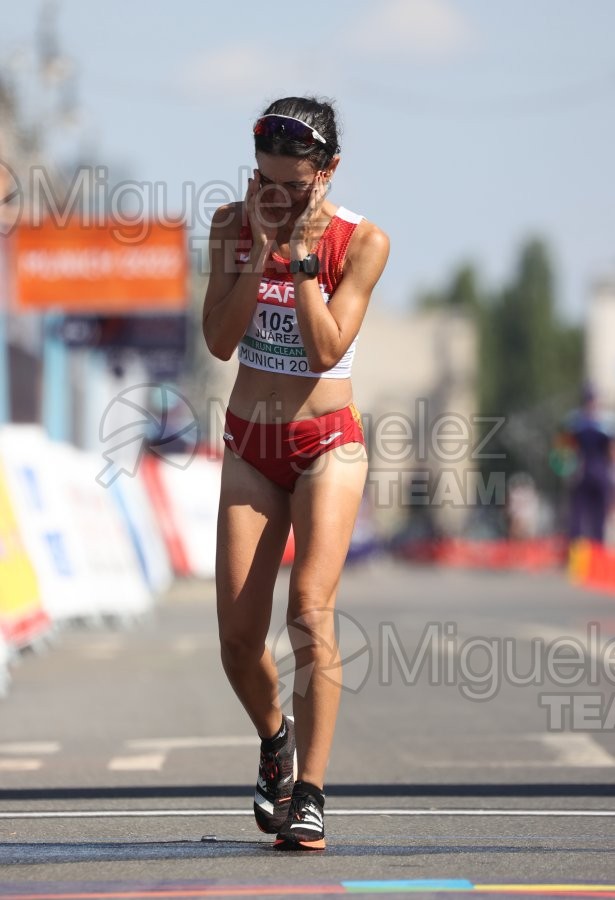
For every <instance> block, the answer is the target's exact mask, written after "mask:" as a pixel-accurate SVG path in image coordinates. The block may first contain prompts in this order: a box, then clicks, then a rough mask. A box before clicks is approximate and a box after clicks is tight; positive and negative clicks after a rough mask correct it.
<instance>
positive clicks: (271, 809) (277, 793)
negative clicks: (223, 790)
mask: <svg viewBox="0 0 615 900" xmlns="http://www.w3.org/2000/svg"><path fill="white" fill-rule="evenodd" d="M284 721H285V722H286V741H285V743H284V744H283V746H282V747H280V749H279V750H272V751H269V752H266V751H265V750H263V748H262V745H261V757H260V765H259V767H258V780H257V782H256V790H255V791H254V818H255V819H256V824H257V825H258V827H259V828H260V830H261V831H264V832H265V833H266V834H275V833H276V832H277V831H278V830H279V829H280V827H281V826H282V825H283V824H284V822H285V821H286V817H287V816H288V810H289V808H290V800H291V797H292V793H293V786H294V784H295V778H296V777H297V753H296V750H295V720H294V718H293V716H284Z"/></svg>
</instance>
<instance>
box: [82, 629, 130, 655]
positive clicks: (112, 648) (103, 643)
mask: <svg viewBox="0 0 615 900" xmlns="http://www.w3.org/2000/svg"><path fill="white" fill-rule="evenodd" d="M124 643H125V641H124V638H123V637H122V636H120V635H118V636H117V637H109V638H101V639H99V640H97V641H92V642H91V643H88V644H84V645H83V646H81V647H79V648H78V649H77V653H78V655H79V656H81V657H82V658H85V659H93V660H101V661H104V660H109V659H114V658H115V657H116V656H117V655H118V653H119V652H120V650H121V649H122V646H123V645H124Z"/></svg>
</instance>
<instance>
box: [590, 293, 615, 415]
mask: <svg viewBox="0 0 615 900" xmlns="http://www.w3.org/2000/svg"><path fill="white" fill-rule="evenodd" d="M585 358H586V370H587V378H588V381H589V382H590V383H591V385H592V387H593V388H594V391H595V392H596V398H597V401H598V405H599V406H600V407H602V408H604V409H605V410H610V411H611V412H614V411H615V276H613V277H612V278H604V279H600V280H598V281H596V282H595V283H594V284H593V285H592V288H591V292H590V300H589V312H588V315H587V320H586V326H585Z"/></svg>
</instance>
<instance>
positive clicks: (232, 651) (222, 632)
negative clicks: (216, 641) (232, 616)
mask: <svg viewBox="0 0 615 900" xmlns="http://www.w3.org/2000/svg"><path fill="white" fill-rule="evenodd" d="M219 638H220V655H221V657H222V662H223V663H224V666H225V668H228V667H229V666H230V667H232V668H238V667H239V668H242V667H243V666H246V665H250V664H251V663H252V662H254V661H255V660H258V659H260V658H261V656H262V655H263V653H264V650H265V641H264V639H262V638H260V637H259V636H258V635H255V634H254V633H253V632H250V631H248V630H247V629H245V628H242V627H237V626H225V627H224V628H220V629H219Z"/></svg>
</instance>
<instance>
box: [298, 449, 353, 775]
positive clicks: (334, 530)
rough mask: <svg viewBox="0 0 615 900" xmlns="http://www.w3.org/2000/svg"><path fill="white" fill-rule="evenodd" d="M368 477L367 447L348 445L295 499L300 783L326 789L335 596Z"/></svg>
mask: <svg viewBox="0 0 615 900" xmlns="http://www.w3.org/2000/svg"><path fill="white" fill-rule="evenodd" d="M366 475H367V455H366V452H365V448H364V447H363V446H362V445H361V444H358V443H351V444H345V445H343V446H341V447H337V448H336V449H334V450H331V451H329V452H328V453H325V454H324V455H323V456H320V457H319V458H318V459H317V460H316V462H315V463H314V465H313V466H312V467H311V468H310V469H308V470H307V472H305V473H304V474H303V475H301V476H300V477H299V479H298V480H297V484H296V487H295V490H294V493H293V494H292V495H291V517H292V523H293V530H294V534H295V560H294V564H293V568H292V573H291V581H290V596H289V604H288V617H287V620H288V630H289V637H290V641H291V644H292V647H293V651H294V654H295V684H294V691H295V692H294V695H293V707H294V714H295V734H296V741H297V761H298V778H300V779H302V780H304V781H309V782H311V783H312V784H315V785H316V786H317V787H320V788H322V787H323V784H324V777H325V770H326V767H327V763H328V761H329V752H330V749H331V743H332V741H333V732H334V730H335V720H336V717H337V709H338V706H339V698H340V691H341V683H342V673H341V667H340V665H339V654H338V651H337V645H336V640H335V622H334V606H335V597H336V591H337V586H338V583H339V580H340V575H341V572H342V568H343V566H344V561H345V559H346V555H347V552H348V547H349V545H350V538H351V535H352V530H353V526H354V522H355V519H356V516H357V512H358V509H359V504H360V502H361V496H362V494H363V488H364V485H365V479H366Z"/></svg>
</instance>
